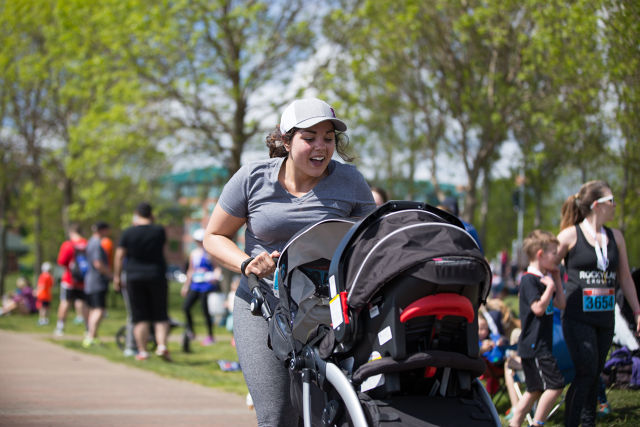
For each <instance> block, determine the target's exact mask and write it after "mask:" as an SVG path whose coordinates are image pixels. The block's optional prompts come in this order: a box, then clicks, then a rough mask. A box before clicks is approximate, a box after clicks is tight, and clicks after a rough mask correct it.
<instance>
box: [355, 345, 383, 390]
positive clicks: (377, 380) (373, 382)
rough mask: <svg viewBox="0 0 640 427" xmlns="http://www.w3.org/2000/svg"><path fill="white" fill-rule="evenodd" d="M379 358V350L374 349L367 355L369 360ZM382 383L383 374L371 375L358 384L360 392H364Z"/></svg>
mask: <svg viewBox="0 0 640 427" xmlns="http://www.w3.org/2000/svg"><path fill="white" fill-rule="evenodd" d="M381 358H382V355H380V353H379V352H377V351H374V352H373V353H371V355H370V356H369V362H371V361H373V360H378V359H381ZM383 384H384V375H383V374H378V375H374V376H372V377H369V378H367V379H366V380H364V381H363V382H362V384H360V392H362V393H364V392H365V391H368V390H371V389H373V388H376V387H379V386H381V385H383Z"/></svg>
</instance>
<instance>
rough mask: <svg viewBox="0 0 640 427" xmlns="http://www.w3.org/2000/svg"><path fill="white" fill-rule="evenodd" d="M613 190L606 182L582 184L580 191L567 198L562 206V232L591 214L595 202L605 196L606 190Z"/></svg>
mask: <svg viewBox="0 0 640 427" xmlns="http://www.w3.org/2000/svg"><path fill="white" fill-rule="evenodd" d="M607 189H609V190H610V189H611V187H610V186H609V184H607V183H606V182H605V181H589V182H586V183H584V184H582V187H580V191H578V192H577V193H576V194H573V195H571V196H569V197H567V200H565V202H564V203H563V205H562V219H561V220H560V230H564V229H565V228H567V227H571V226H572V225H575V224H578V223H579V222H581V221H582V220H583V219H585V217H586V216H587V215H589V212H591V204H592V203H593V202H594V200H597V199H599V198H600V197H602V196H603V195H604V192H605V190H607Z"/></svg>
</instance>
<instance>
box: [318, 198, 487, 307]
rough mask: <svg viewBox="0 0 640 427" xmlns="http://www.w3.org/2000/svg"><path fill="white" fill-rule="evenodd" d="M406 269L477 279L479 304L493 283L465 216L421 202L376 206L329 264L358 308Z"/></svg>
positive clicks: (451, 280) (457, 280) (439, 277)
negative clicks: (467, 226)
mask: <svg viewBox="0 0 640 427" xmlns="http://www.w3.org/2000/svg"><path fill="white" fill-rule="evenodd" d="M404 272H410V273H411V275H412V276H415V277H418V278H420V279H424V280H426V281H430V282H435V283H440V284H457V285H469V286H472V285H477V286H479V292H478V296H479V301H474V303H476V304H479V303H480V302H482V301H484V300H486V298H487V295H488V293H489V291H490V289H491V274H490V270H489V266H488V265H487V263H486V261H485V260H484V256H483V255H482V252H481V251H480V249H479V248H478V245H477V244H476V242H475V240H474V239H473V237H471V235H470V234H469V233H468V232H467V231H466V230H465V229H464V228H463V226H462V224H461V222H460V221H459V220H458V219H457V218H455V217H453V216H452V215H449V214H448V213H446V212H444V211H441V210H439V209H437V208H434V207H432V206H429V205H425V204H422V203H413V202H389V203H387V204H386V205H383V206H381V207H380V208H379V209H378V210H376V211H374V212H373V213H372V214H370V216H368V217H367V218H365V219H363V220H362V221H361V222H360V223H359V224H358V225H357V226H355V227H354V228H352V230H351V231H350V232H349V234H348V235H347V236H345V238H344V240H343V241H342V243H341V245H340V247H339V248H338V249H337V251H336V254H335V255H334V258H333V260H332V263H331V269H330V274H331V275H333V276H334V279H335V280H336V283H337V289H338V290H339V291H348V296H347V302H348V304H349V306H350V307H352V308H354V309H356V310H357V309H359V308H362V307H363V306H365V305H366V304H367V302H368V301H369V300H370V298H371V297H372V296H373V295H374V294H375V293H376V292H377V290H378V289H380V288H381V287H382V286H383V285H384V284H385V283H387V282H388V281H390V280H391V279H393V278H394V277H396V276H397V275H399V274H402V273H404Z"/></svg>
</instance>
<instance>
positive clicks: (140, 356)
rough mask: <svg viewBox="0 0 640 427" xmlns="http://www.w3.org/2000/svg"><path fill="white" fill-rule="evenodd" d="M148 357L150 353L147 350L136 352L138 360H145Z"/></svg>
mask: <svg viewBox="0 0 640 427" xmlns="http://www.w3.org/2000/svg"><path fill="white" fill-rule="evenodd" d="M148 358H149V353H147V352H146V351H142V352H140V353H138V354H136V360H139V361H144V360H147V359H148Z"/></svg>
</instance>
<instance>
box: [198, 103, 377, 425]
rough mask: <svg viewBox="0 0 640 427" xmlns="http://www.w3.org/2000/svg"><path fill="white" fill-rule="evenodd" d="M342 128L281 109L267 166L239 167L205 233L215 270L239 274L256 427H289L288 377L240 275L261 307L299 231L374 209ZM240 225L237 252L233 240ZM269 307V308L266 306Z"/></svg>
mask: <svg viewBox="0 0 640 427" xmlns="http://www.w3.org/2000/svg"><path fill="white" fill-rule="evenodd" d="M346 130H347V126H346V124H345V123H344V122H343V121H342V120H340V119H338V118H337V117H336V115H335V112H334V110H333V108H331V106H329V105H328V104H327V103H326V102H324V101H321V100H319V99H316V98H307V99H299V100H296V101H293V102H292V103H291V104H289V105H288V106H287V107H286V108H285V110H284V112H283V113H282V117H281V120H280V126H279V127H277V128H276V129H275V130H274V131H273V132H271V133H270V134H269V135H268V136H267V139H266V142H267V146H268V148H269V156H270V159H269V160H266V161H261V162H255V163H251V164H248V165H246V166H243V167H242V168H240V169H239V170H238V172H237V173H236V174H235V175H234V176H233V177H232V178H231V179H230V180H229V182H228V183H227V184H226V185H225V187H224V189H223V191H222V194H221V195H220V199H219V201H218V204H217V205H216V207H215V209H214V211H213V213H212V214H211V218H210V219H209V223H208V225H207V228H206V235H205V238H204V247H205V248H206V249H207V251H208V252H209V253H211V254H212V255H213V257H214V259H215V260H216V261H217V262H218V263H219V264H220V265H222V266H223V267H226V268H228V269H230V270H232V271H235V272H240V273H242V275H243V276H242V280H241V283H240V285H239V287H238V290H237V292H236V297H235V302H234V310H233V311H234V312H233V317H234V325H233V328H234V331H233V332H234V337H235V340H236V346H237V352H238V357H239V360H240V364H241V366H242V372H243V375H244V378H245V381H246V383H247V386H248V388H249V392H250V393H251V396H252V398H253V402H254V405H255V408H256V414H257V418H258V425H270V426H285V425H297V424H298V418H297V417H295V416H291V414H292V413H294V410H293V406H292V405H291V402H290V397H289V381H290V379H289V372H288V370H287V369H286V368H285V367H284V365H283V364H282V362H280V361H279V360H277V359H276V358H275V356H274V355H273V353H272V352H271V350H270V349H269V348H268V346H267V336H268V327H267V323H266V322H265V321H264V319H263V318H262V317H256V316H253V315H252V314H251V312H250V310H249V304H250V301H251V298H252V297H251V294H250V292H249V287H248V284H247V277H246V275H247V274H250V273H253V274H255V275H257V276H258V278H260V279H261V283H260V287H261V289H262V292H263V293H264V294H265V295H266V298H267V299H271V300H272V301H275V297H274V295H273V291H272V283H273V277H272V275H273V272H274V271H275V268H276V261H275V259H276V258H277V257H278V256H279V255H280V251H281V250H282V249H283V247H284V246H285V244H286V243H287V241H288V240H289V239H290V238H291V237H292V236H293V235H294V234H295V233H297V232H298V231H299V230H301V229H303V228H304V227H306V226H307V225H310V224H313V223H316V222H318V221H320V220H323V219H329V218H347V217H362V216H364V215H366V214H367V213H369V212H370V211H372V210H373V209H375V204H374V201H373V198H372V195H371V191H370V189H369V186H368V185H367V183H366V181H365V179H364V177H363V176H362V175H361V174H360V173H359V172H358V171H357V170H356V169H355V167H354V166H351V165H347V164H342V163H339V162H337V161H334V160H332V156H333V153H334V152H336V151H337V153H338V155H340V157H342V159H344V160H346V161H349V160H351V159H350V158H349V157H348V156H347V154H346V152H345V148H346V147H345V146H346V145H347V143H348V138H347V137H346V135H345V134H344V133H343V132H344V131H346ZM245 224H246V231H245V251H246V253H245V252H243V251H242V250H241V249H240V248H239V247H238V246H237V245H236V244H235V243H234V242H233V240H232V239H233V236H234V235H235V234H236V232H237V231H238V230H239V229H240V228H241V227H242V226H243V225H245ZM273 306H275V304H273Z"/></svg>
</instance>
